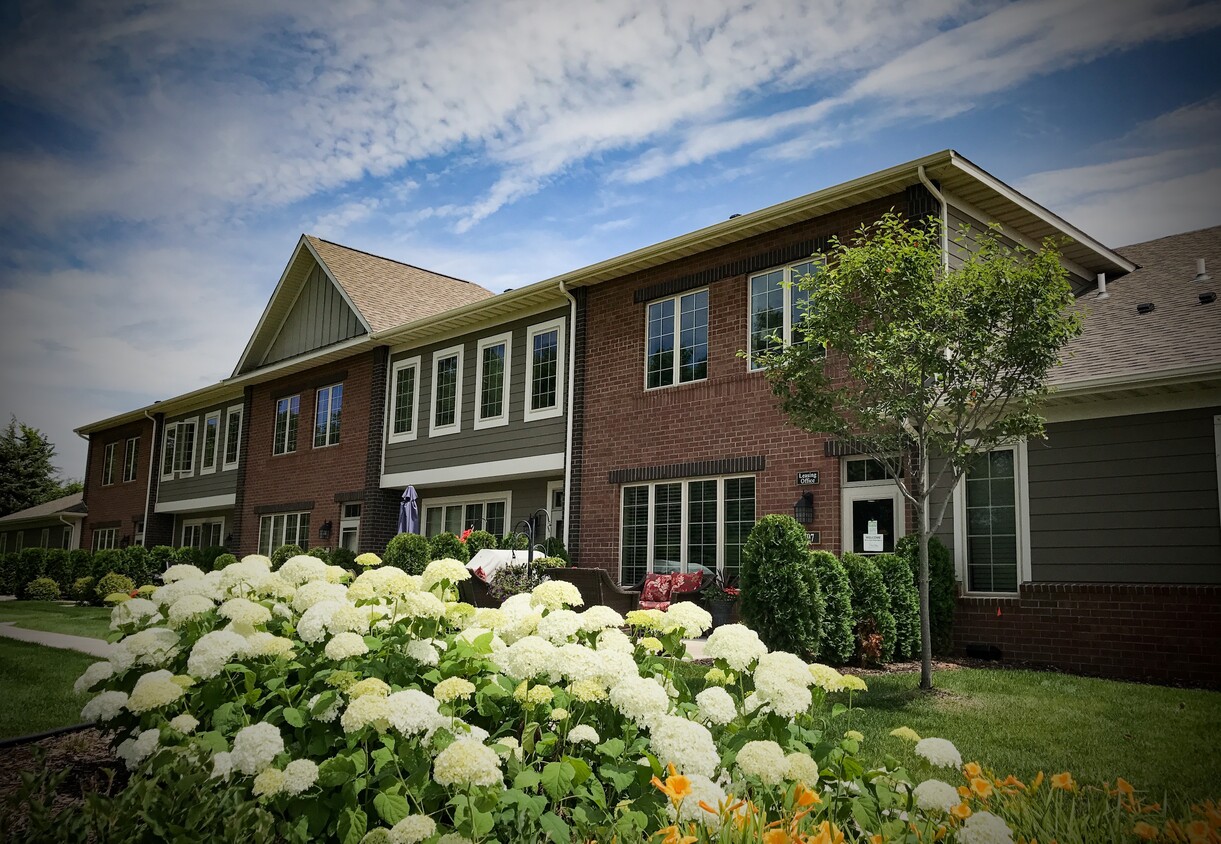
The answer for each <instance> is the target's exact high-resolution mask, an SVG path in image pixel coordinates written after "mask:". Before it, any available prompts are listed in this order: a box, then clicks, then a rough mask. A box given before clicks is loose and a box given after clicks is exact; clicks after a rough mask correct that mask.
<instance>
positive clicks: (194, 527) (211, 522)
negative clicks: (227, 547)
mask: <svg viewBox="0 0 1221 844" xmlns="http://www.w3.org/2000/svg"><path fill="white" fill-rule="evenodd" d="M224 536H225V520H224V519H191V520H190V521H185V522H183V523H182V547H183V548H215V547H217V546H220V545H224V544H225V539H224Z"/></svg>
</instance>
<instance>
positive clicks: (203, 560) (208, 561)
mask: <svg viewBox="0 0 1221 844" xmlns="http://www.w3.org/2000/svg"><path fill="white" fill-rule="evenodd" d="M225 553H227V552H226V549H225V546H224V545H211V546H209V547H207V548H205V549H203V550H202V551H200V552H199V567H200V568H201V569H202V570H203V571H206V572H207V571H216V569H217V566H216V561H217V560H218V559H219V558H220V557H221V556H222V555H223V554H225Z"/></svg>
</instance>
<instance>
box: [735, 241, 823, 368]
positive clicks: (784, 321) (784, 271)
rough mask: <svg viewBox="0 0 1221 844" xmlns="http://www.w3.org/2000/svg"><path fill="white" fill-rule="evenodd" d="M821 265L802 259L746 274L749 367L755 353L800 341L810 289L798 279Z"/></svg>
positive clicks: (754, 365) (752, 365) (814, 273)
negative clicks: (773, 268)
mask: <svg viewBox="0 0 1221 844" xmlns="http://www.w3.org/2000/svg"><path fill="white" fill-rule="evenodd" d="M821 269H822V262H821V261H803V262H801V263H800V264H793V265H792V266H788V267H781V268H780V269H776V270H768V271H767V272H762V273H756V274H755V275H752V276H751V277H750V280H749V284H750V288H749V295H750V364H749V365H750V368H751V369H758V368H759V366H760V363H759V361H758V360H756V357H757V356H758V355H760V354H762V353H764V352H769V351H775V350H777V349H780V348H781V347H782V346H785V345H788V344H790V343H801V342H804V340H803V338H802V336H801V322H802V320H803V319H804V318H805V313H806V310H807V309H808V307H809V302H810V291H809V289H803V288H802V286H801V284H800V282H801V281H802V280H803V279H805V278H807V277H810V276H817V275H818V273H819V272H820V271H821Z"/></svg>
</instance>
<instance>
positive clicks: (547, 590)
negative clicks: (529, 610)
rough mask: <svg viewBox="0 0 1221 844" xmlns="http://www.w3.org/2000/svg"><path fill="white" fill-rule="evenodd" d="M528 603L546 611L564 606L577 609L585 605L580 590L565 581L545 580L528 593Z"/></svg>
mask: <svg viewBox="0 0 1221 844" xmlns="http://www.w3.org/2000/svg"><path fill="white" fill-rule="evenodd" d="M530 603H531V604H533V605H534V606H536V607H541V608H543V609H548V610H559V609H563V608H564V607H565V606H569V607H579V606H581V605H582V604H584V603H585V599H584V598H582V597H581V590H580V589H578V588H577V587H576V586H574V585H573V584H571V583H569V582H568V581H566V580H545V581H543V582H542V583H540V584H539V585H538V586H535V587H534V590H533V591H532V592H531V593H530Z"/></svg>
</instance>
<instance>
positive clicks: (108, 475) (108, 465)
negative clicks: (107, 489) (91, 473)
mask: <svg viewBox="0 0 1221 844" xmlns="http://www.w3.org/2000/svg"><path fill="white" fill-rule="evenodd" d="M116 445H117V443H107V444H106V450H105V451H103V452H102V486H110V485H111V484H113V483H114V449H115V446H116Z"/></svg>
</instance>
